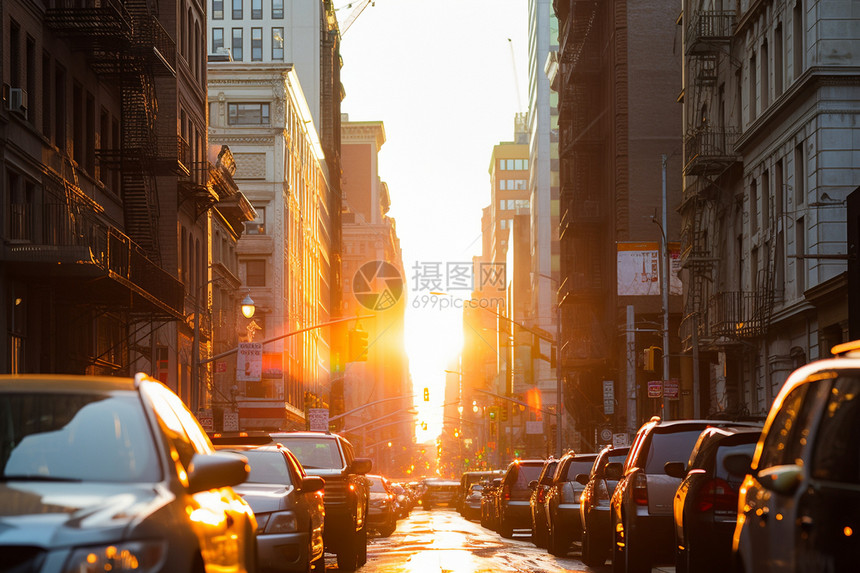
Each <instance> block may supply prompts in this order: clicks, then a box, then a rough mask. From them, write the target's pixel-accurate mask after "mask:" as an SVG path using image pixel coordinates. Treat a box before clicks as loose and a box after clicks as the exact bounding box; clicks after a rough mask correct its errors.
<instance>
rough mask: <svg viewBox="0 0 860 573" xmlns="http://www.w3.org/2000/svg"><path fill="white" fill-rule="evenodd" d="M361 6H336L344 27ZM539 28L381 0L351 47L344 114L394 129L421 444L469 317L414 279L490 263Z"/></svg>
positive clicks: (385, 163)
mask: <svg viewBox="0 0 860 573" xmlns="http://www.w3.org/2000/svg"><path fill="white" fill-rule="evenodd" d="M349 4H350V2H349V1H347V0H339V1H338V0H336V2H335V7H336V8H340V10H338V12H337V14H338V21H339V22H340V23H341V25H343V23H345V22H346V20H347V18H348V17H349V14H350V13H351V12H352V11H353V9H354V8H349V7H347V6H348V5H349ZM352 4H353V7H355V6H358V4H359V1H358V0H354V1H352ZM527 18H528V2H527V0H375V5H368V6H367V7H366V8H365V10H364V12H363V13H361V15H360V16H359V17H358V19H357V20H355V22H354V23H353V25H352V26H351V27H350V28H349V29H348V30H347V32H346V33H345V34H344V36H343V41H342V46H341V55H342V57H343V68H342V70H341V82H342V83H343V86H344V89H345V91H346V98H345V99H344V101H343V104H342V111H343V112H345V113H348V114H349V119H350V120H351V121H380V120H381V121H383V122H384V124H385V134H386V143H385V145H383V147H382V150H381V152H380V155H379V173H380V176H381V178H382V179H383V180H384V181H386V182H387V183H388V187H389V191H390V193H391V211H390V212H389V215H390V216H392V217H394V218H395V219H396V220H397V233H398V235H399V236H400V240H401V245H402V247H403V263H404V266H405V268H406V269H407V274H408V276H407V277H405V278H406V281H407V283H408V284H409V310H408V311H407V324H406V337H407V340H406V346H407V352H408V354H409V361H410V370H411V372H412V382H413V386H414V389H415V392H416V393H417V394H419V395H420V394H422V393H423V388H424V387H429V388H430V404H429V406H433V407H432V408H431V407H427V406H426V405H425V404H426V403H425V402H423V400H422V399H421V398H420V397H419V398H418V400H419V401H418V402H417V405H418V408H419V415H420V417H421V418H422V419H423V420H424V421H426V422H427V423H428V431H427V432H419V433H418V439H419V441H425V440H431V439H434V438H435V436H436V435H438V434H439V432H440V431H441V421H442V420H441V409H440V408H439V407H438V406H439V405H441V403H442V399H443V387H444V381H445V372H444V371H445V369H446V368H448V369H451V368H452V366H451V363H450V361H451V360H452V359H454V358H456V356H457V353H458V352H459V349H460V344H461V343H462V310H460V309H453V308H450V309H448V310H444V311H440V310H439V306H440V304H442V301H443V300H444V303H447V304H449V305H450V303H451V301H452V298H451V297H450V296H448V297H433V296H432V295H430V294H429V292H428V291H427V290H415V282H416V281H415V280H414V271H413V267H414V265H415V264H416V262H418V263H420V264H421V265H423V264H425V263H430V262H437V263H442V265H443V268H444V265H445V263H458V262H469V261H471V258H472V256H473V255H478V254H480V251H481V236H480V235H481V209H482V208H483V207H485V206H486V205H488V204H489V201H490V179H489V174H488V169H489V162H490V155H491V153H492V151H493V146H494V145H496V144H498V143H499V142H501V141H511V140H512V139H513V129H514V114H515V113H517V112H524V111H525V106H526V105H527V102H528V98H527V95H526V89H527V87H528V78H527V72H528V68H527V58H528V45H527V41H528V40H527V38H528V24H527ZM509 39H510V41H509ZM511 48H513V57H512V54H511ZM515 71H516V73H515ZM518 91H519V94H520V95H519V98H518V97H517V92H518ZM422 268H423V266H422ZM442 290H444V286H443V289H442ZM452 295H453V296H454V297H458V298H459V297H464V298H468V297H469V293H468V292H467V291H456V292H455V291H452ZM428 299H435V300H436V303H437V304H435V305H433V304H432V302H430V300H428ZM425 303H426V307H425ZM416 305H418V306H419V308H416V307H415V306H416Z"/></svg>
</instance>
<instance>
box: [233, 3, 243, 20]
mask: <svg viewBox="0 0 860 573" xmlns="http://www.w3.org/2000/svg"><path fill="white" fill-rule="evenodd" d="M242 12H244V9H243V7H242V0H233V19H234V20H241V19H242Z"/></svg>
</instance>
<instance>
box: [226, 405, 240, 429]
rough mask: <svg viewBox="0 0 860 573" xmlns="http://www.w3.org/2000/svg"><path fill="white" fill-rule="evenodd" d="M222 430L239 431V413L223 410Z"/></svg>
mask: <svg viewBox="0 0 860 573" xmlns="http://www.w3.org/2000/svg"><path fill="white" fill-rule="evenodd" d="M222 425H223V430H224V431H225V432H238V431H239V412H233V411H230V410H224V421H223V424H222Z"/></svg>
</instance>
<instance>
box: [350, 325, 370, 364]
mask: <svg viewBox="0 0 860 573" xmlns="http://www.w3.org/2000/svg"><path fill="white" fill-rule="evenodd" d="M365 361H367V331H365V330H359V329H357V328H356V329H354V330H350V331H349V362H365Z"/></svg>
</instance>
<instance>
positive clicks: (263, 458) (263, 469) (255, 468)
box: [237, 450, 293, 486]
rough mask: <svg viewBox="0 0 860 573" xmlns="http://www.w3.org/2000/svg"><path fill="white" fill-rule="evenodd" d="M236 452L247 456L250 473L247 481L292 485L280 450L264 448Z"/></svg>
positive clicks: (285, 461)
mask: <svg viewBox="0 0 860 573" xmlns="http://www.w3.org/2000/svg"><path fill="white" fill-rule="evenodd" d="M237 453H239V454H242V455H243V456H245V457H247V458H248V465H249V466H251V473H250V474H248V479H247V480H246V482H247V483H271V484H278V485H285V486H286V485H293V480H292V477H291V476H290V470H289V469H287V460H286V459H285V458H284V454H282V453H281V452H273V451H265V450H242V451H238V452H237Z"/></svg>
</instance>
